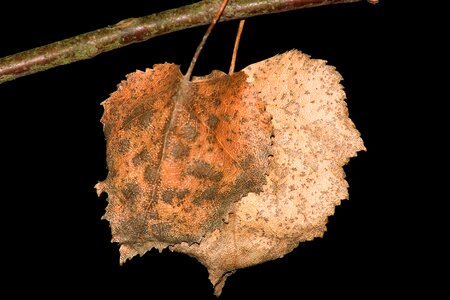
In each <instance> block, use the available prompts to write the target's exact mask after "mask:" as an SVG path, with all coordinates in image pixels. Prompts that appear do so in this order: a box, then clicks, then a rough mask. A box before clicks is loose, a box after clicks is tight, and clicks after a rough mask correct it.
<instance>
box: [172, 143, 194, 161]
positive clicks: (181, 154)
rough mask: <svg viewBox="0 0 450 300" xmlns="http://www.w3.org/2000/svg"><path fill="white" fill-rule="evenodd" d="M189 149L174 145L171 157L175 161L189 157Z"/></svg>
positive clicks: (184, 146)
mask: <svg viewBox="0 0 450 300" xmlns="http://www.w3.org/2000/svg"><path fill="white" fill-rule="evenodd" d="M189 150H190V147H189V146H188V145H186V144H183V143H178V144H175V145H174V146H173V148H172V155H173V157H174V158H175V159H182V158H185V157H187V156H189Z"/></svg>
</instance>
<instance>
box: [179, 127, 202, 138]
mask: <svg viewBox="0 0 450 300" xmlns="http://www.w3.org/2000/svg"><path fill="white" fill-rule="evenodd" d="M197 135H198V131H197V129H196V128H195V127H194V126H192V125H190V124H187V125H185V126H183V127H182V128H181V136H182V137H183V138H185V139H187V140H188V141H191V142H192V141H195V139H196V137H197Z"/></svg>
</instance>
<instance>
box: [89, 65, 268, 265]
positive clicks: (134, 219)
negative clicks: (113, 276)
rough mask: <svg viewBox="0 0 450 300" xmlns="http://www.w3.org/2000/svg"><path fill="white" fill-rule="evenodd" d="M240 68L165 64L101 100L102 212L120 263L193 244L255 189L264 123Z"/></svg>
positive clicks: (261, 168)
mask: <svg viewBox="0 0 450 300" xmlns="http://www.w3.org/2000/svg"><path fill="white" fill-rule="evenodd" d="M246 77H247V76H246V75H245V74H244V73H243V72H239V73H235V74H233V75H232V76H228V75H225V74H223V73H219V72H214V73H213V74H211V75H210V76H208V77H205V78H201V79H198V80H197V81H195V82H190V81H187V80H186V79H185V78H184V77H183V76H182V75H181V73H180V71H179V68H178V66H176V65H173V64H162V65H155V67H154V69H147V70H146V71H145V72H140V71H137V72H135V73H132V74H129V75H128V76H127V80H126V81H123V82H122V83H121V84H120V85H119V87H118V90H117V91H116V92H114V93H113V94H112V95H111V97H110V98H109V99H107V100H106V101H105V102H103V106H104V109H105V112H104V115H103V117H102V120H101V121H102V123H103V124H104V132H105V136H106V141H107V162H108V169H109V173H108V177H107V179H106V180H105V181H103V182H100V183H98V184H97V185H96V188H97V191H98V193H99V194H100V193H101V192H103V191H105V192H107V193H108V202H109V204H108V206H107V209H106V214H105V216H104V218H106V219H107V220H108V221H109V222H110V226H111V230H112V235H113V241H114V242H118V243H120V245H121V248H120V252H121V262H124V261H125V260H126V259H128V258H130V257H132V256H134V255H136V254H141V255H142V254H143V253H145V252H146V251H147V250H149V249H151V248H153V247H156V248H158V249H162V248H165V247H167V245H169V244H176V243H181V242H187V243H193V242H198V241H200V239H201V238H202V237H203V236H205V234H207V233H208V232H211V231H213V230H214V229H216V228H218V227H220V226H222V225H223V220H226V219H227V217H228V214H229V213H230V212H231V208H232V205H233V203H234V202H236V201H238V200H240V199H241V198H242V197H243V196H246V195H247V194H248V193H249V192H260V191H262V187H263V185H264V184H265V183H266V175H267V173H268V156H269V154H270V152H269V151H270V144H271V140H270V137H271V134H272V125H271V123H270V115H269V114H267V113H266V112H265V106H264V104H263V102H262V101H261V100H260V99H259V98H257V97H256V94H255V91H254V89H253V88H252V85H251V84H249V83H248V82H246Z"/></svg>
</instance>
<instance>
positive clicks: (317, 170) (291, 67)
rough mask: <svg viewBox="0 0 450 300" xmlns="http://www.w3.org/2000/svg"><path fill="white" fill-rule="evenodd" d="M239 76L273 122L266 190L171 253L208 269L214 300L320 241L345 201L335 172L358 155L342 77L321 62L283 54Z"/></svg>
mask: <svg viewBox="0 0 450 300" xmlns="http://www.w3.org/2000/svg"><path fill="white" fill-rule="evenodd" d="M243 71H244V72H245V74H247V75H248V79H247V81H248V82H249V83H252V84H253V85H254V86H255V89H256V90H257V91H258V93H260V96H261V98H262V99H263V100H264V101H265V103H266V108H267V111H268V112H269V113H270V114H271V115H272V117H273V119H272V124H273V126H274V139H273V149H272V152H273V159H272V160H271V163H270V171H269V175H268V181H267V184H266V185H265V186H264V191H263V192H262V193H260V194H259V195H258V194H255V193H250V194H249V195H248V196H246V197H244V198H243V199H242V200H241V201H239V202H237V203H236V204H235V208H234V212H233V214H231V215H230V218H229V221H228V223H227V224H224V226H222V227H221V228H218V229H216V230H215V231H213V232H210V233H208V234H207V235H206V237H205V238H204V239H203V240H202V241H201V243H199V244H192V245H189V244H187V243H181V244H177V245H174V246H172V247H171V250H173V251H178V252H183V253H187V254H189V255H191V256H194V257H196V258H197V259H198V260H199V261H200V262H201V263H202V264H203V265H205V266H206V267H207V268H208V271H209V275H210V276H209V278H210V280H211V282H212V284H213V285H214V287H215V294H216V295H220V293H221V290H222V288H223V286H224V284H225V280H226V278H227V277H228V276H229V275H231V274H233V273H234V272H235V270H237V269H239V268H244V267H248V266H252V265H256V264H259V263H262V262H265V261H268V260H273V259H276V258H280V257H282V256H284V255H285V254H287V253H289V252H290V251H292V250H293V249H294V248H295V247H297V245H298V243H299V242H302V241H308V240H312V239H313V238H315V237H321V236H323V233H324V232H325V230H326V223H327V218H328V216H330V215H332V214H333V213H334V207H335V205H338V204H339V203H340V201H341V200H342V199H346V198H347V197H348V192H347V182H346V181H345V179H344V177H345V174H344V172H343V169H342V166H343V165H345V164H346V163H347V162H348V160H349V158H350V157H353V156H355V155H356V152H357V151H361V150H365V148H364V145H363V142H362V140H361V138H360V136H359V132H358V131H357V130H356V129H355V126H354V124H353V123H352V121H351V120H350V119H349V118H348V111H347V107H346V103H345V93H344V92H343V90H342V86H341V85H340V84H339V82H340V80H341V76H340V75H339V73H337V72H336V71H335V70H334V68H333V67H330V66H327V65H326V64H325V61H322V60H313V59H310V58H309V57H308V56H307V55H304V54H302V53H301V52H299V51H290V52H287V53H285V54H282V55H278V56H275V57H272V58H270V59H267V60H265V61H261V62H259V63H256V64H253V65H250V66H248V67H247V68H245V69H244V70H243Z"/></svg>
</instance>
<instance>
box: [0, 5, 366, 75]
mask: <svg viewBox="0 0 450 300" xmlns="http://www.w3.org/2000/svg"><path fill="white" fill-rule="evenodd" d="M219 1H221V0H219ZM219 1H218V0H204V1H201V2H198V3H194V4H191V5H187V6H183V7H180V8H176V9H171V10H168V11H165V12H161V13H157V14H153V15H149V16H146V17H142V18H132V19H126V20H124V21H121V22H119V23H117V24H116V25H113V26H108V27H106V28H102V29H98V30H95V31H91V32H88V33H84V34H81V35H78V36H75V37H72V38H68V39H65V40H62V41H59V42H55V43H52V44H49V45H46V46H42V47H38V48H34V49H31V50H28V51H24V52H21V53H17V54H13V55H10V56H7V57H4V58H0V83H3V82H6V81H9V80H13V79H16V78H19V77H22V76H25V75H30V74H33V73H37V72H40V71H44V70H48V69H50V68H53V67H56V66H60V65H65V64H69V63H73V62H75V61H79V60H84V59H89V58H92V57H95V56H97V55H99V54H100V53H103V52H107V51H110V50H113V49H117V48H120V47H123V46H126V45H130V44H133V43H137V42H142V41H146V40H148V39H150V38H153V37H156V36H159V35H163V34H168V33H171V32H175V31H178V30H182V29H187V28H192V27H195V26H200V25H205V24H209V23H210V22H211V19H212V18H213V16H214V14H215V13H216V10H217V4H218V3H219ZM360 1H363V0H234V1H232V2H231V3H229V4H228V6H227V7H226V9H225V11H224V13H223V15H222V17H221V19H220V21H228V20H235V19H244V18H248V17H252V16H256V15H263V14H269V13H277V12H284V11H289V10H295V9H299V8H306V7H315V6H321V5H329V4H340V3H352V2H360ZM366 1H368V2H370V3H374V2H375V0H366Z"/></svg>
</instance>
